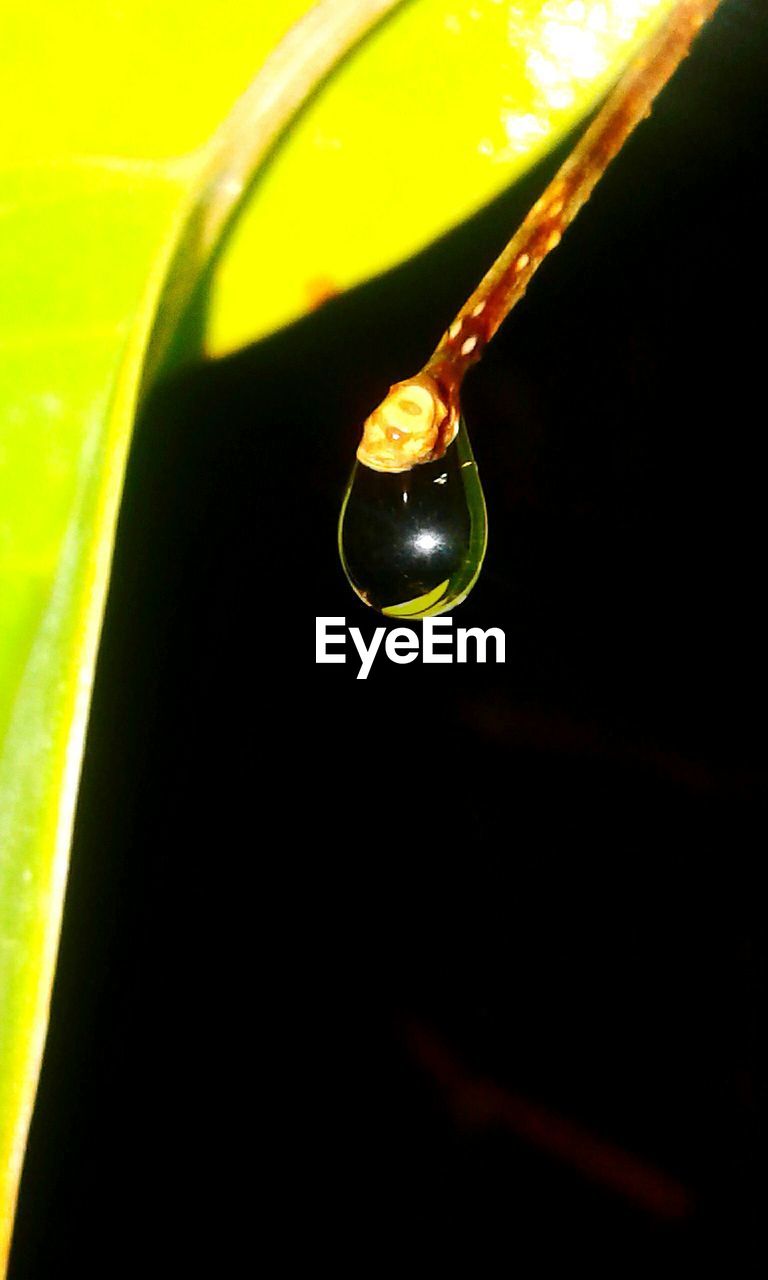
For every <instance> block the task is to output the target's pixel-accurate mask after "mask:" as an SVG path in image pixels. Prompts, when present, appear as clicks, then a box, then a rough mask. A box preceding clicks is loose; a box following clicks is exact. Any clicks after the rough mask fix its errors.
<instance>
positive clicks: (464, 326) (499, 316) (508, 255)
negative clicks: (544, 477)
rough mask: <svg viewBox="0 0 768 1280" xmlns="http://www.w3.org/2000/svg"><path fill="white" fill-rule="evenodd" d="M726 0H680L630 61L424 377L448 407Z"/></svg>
mask: <svg viewBox="0 0 768 1280" xmlns="http://www.w3.org/2000/svg"><path fill="white" fill-rule="evenodd" d="M719 2H720V0H678V3H677V4H676V5H675V7H674V9H673V10H672V12H671V13H670V15H669V17H668V18H667V19H666V20H665V21H664V22H663V24H662V25H661V27H660V28H659V29H658V31H657V32H656V33H655V34H654V35H653V36H651V38H650V40H649V41H648V42H647V43H646V45H645V46H644V47H643V49H642V50H641V52H640V53H639V54H638V56H637V57H636V58H635V60H634V61H633V62H632V63H630V65H629V67H628V68H627V70H626V71H625V72H624V74H623V75H622V77H621V78H620V80H619V81H618V83H617V84H616V86H615V88H614V89H613V90H612V92H611V93H610V95H609V97H608V99H607V101H606V102H605V104H604V105H603V107H602V108H601V110H600V111H599V112H598V114H597V115H596V116H595V118H594V120H593V121H592V124H591V125H590V126H589V128H588V129H587V131H586V132H585V134H584V135H583V137H582V138H581V139H580V140H579V142H577V144H576V146H575V147H574V149H573V151H572V152H571V154H570V155H569V156H568V159H567V160H566V161H565V162H564V164H563V165H562V166H561V167H560V169H559V170H558V172H557V174H556V175H555V177H554V178H553V179H552V181H551V182H550V184H549V186H548V187H547V189H546V191H545V192H544V194H543V196H541V198H540V199H539V200H537V201H536V204H535V205H534V206H533V208H532V209H531V211H530V213H529V214H528V216H527V218H526V219H525V221H524V222H523V224H522V226H521V227H520V229H519V231H517V232H516V234H515V235H514V236H513V237H512V239H511V240H510V242H509V244H508V245H507V247H506V249H504V251H503V252H502V253H501V254H500V255H499V257H498V258H497V259H496V261H495V262H494V264H493V266H492V267H491V269H490V270H489V271H488V272H487V274H486V275H485V276H484V277H483V279H482V280H481V282H480V284H479V285H478V287H477V288H476V289H475V292H474V293H473V294H472V296H471V297H470V298H469V299H468V300H467V301H466V302H465V303H464V306H463V307H462V308H461V310H460V311H459V313H458V315H457V316H456V319H455V320H454V321H453V323H452V324H451V326H450V328H449V329H448V330H447V331H446V332H445V334H444V335H443V337H442V338H441V340H440V342H439V344H438V346H437V348H436V350H435V352H434V354H433V355H432V356H431V357H430V359H429V361H428V362H427V364H426V365H425V367H424V373H425V374H427V375H429V376H431V377H432V378H434V379H435V381H436V382H437V384H438V386H439V387H440V389H441V393H442V394H443V395H444V397H445V400H446V403H447V406H448V407H449V408H452V409H454V410H456V409H457V407H458V391H459V387H460V385H461V380H462V378H463V377H464V374H465V373H466V371H467V369H468V368H469V367H470V366H471V365H473V364H475V363H476V362H477V361H478V360H479V359H480V356H481V355H482V353H483V351H484V349H485V347H486V345H487V344H488V342H490V340H491V338H492V337H493V335H494V334H495V332H496V330H497V329H498V327H499V325H500V324H501V322H502V321H503V320H504V319H505V317H506V316H507V315H508V314H509V312H510V311H511V310H512V307H513V306H514V305H515V303H516V302H518V301H519V299H520V298H522V296H523V294H524V293H525V291H526V289H527V287H528V282H529V281H530V279H531V276H532V275H533V273H534V271H535V270H536V268H537V267H538V266H539V265H540V263H541V262H543V260H544V258H545V257H546V255H547V254H548V253H549V252H550V250H551V249H554V248H555V247H556V245H558V244H559V243H560V239H561V237H562V234H563V232H564V231H565V229H566V227H567V226H568V225H569V224H570V223H571V222H572V221H573V219H574V218H575V217H576V214H577V213H578V211H579V209H580V208H581V206H582V205H583V204H584V203H585V202H586V201H587V200H588V199H589V196H590V195H591V193H592V190H593V188H594V186H595V185H596V183H597V182H598V180H599V179H600V177H601V176H602V175H603V173H604V172H605V170H606V169H607V167H608V165H609V164H610V162H611V160H612V159H613V157H614V156H615V155H616V154H617V152H618V151H619V150H620V148H621V147H622V145H623V144H624V142H625V141H626V139H627V138H628V137H629V135H630V133H631V132H632V130H633V129H634V128H635V126H636V125H637V124H639V122H640V121H641V120H642V119H644V118H645V117H646V116H647V115H648V114H649V113H650V109H651V105H652V103H653V101H654V99H655V97H656V95H657V94H658V93H659V92H660V90H661V89H663V87H664V85H665V84H666V83H667V81H668V80H669V78H670V76H671V75H672V74H673V72H674V71H675V69H676V68H677V67H678V66H679V64H680V63H681V62H682V60H683V58H684V57H685V56H686V54H687V53H688V50H689V49H690V47H691V44H692V42H693V39H694V37H695V36H696V33H697V32H698V30H699V28H700V27H701V26H702V25H703V24H704V22H705V21H706V20H707V18H709V17H710V16H711V14H712V13H713V12H714V10H715V9H716V8H717V5H718V4H719Z"/></svg>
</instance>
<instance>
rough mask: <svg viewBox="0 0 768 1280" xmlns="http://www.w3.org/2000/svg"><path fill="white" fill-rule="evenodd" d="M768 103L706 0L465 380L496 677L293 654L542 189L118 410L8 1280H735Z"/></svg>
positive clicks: (758, 1088)
mask: <svg viewBox="0 0 768 1280" xmlns="http://www.w3.org/2000/svg"><path fill="white" fill-rule="evenodd" d="M767 73H768V27H767V25H766V22H765V19H764V16H763V15H762V14H761V15H760V17H759V19H758V6H757V4H751V3H732V4H728V5H726V6H725V9H724V11H723V12H722V13H721V14H720V15H719V17H718V19H717V20H716V22H715V23H714V24H713V26H712V28H711V30H709V31H708V32H707V33H706V34H705V36H704V37H703V38H702V40H701V44H700V46H699V47H698V48H697V51H696V54H695V56H694V57H693V58H692V59H690V60H689V61H688V62H687V63H686V64H685V66H684V67H683V68H682V70H681V72H680V74H679V76H678V77H677V78H676V79H675V81H674V83H673V84H672V85H671V86H670V88H669V89H668V90H667V92H665V94H664V96H663V99H662V101H661V102H660V103H659V106H658V108H657V109H656V111H655V112H654V115H653V117H652V119H651V121H650V122H649V123H647V124H646V125H644V126H643V128H642V129H641V130H640V131H639V133H638V134H637V135H636V136H635V137H634V138H633V139H632V140H631V141H630V143H629V144H628V146H627V148H626V151H625V153H624V154H623V155H622V157H621V158H620V159H619V160H618V161H617V163H616V165H615V167H614V170H613V171H612V172H611V173H610V174H609V175H608V176H607V177H606V179H605V181H604V183H603V184H602V185H601V187H600V188H599V190H598V192H597V193H596V195H595V196H594V198H593V201H592V202H591V203H590V205H589V206H588V208H587V209H585V211H584V212H583V213H582V214H581V215H580V217H579V219H578V221H577V223H576V224H575V226H574V227H573V228H572V229H571V230H570V231H569V232H568V234H567V236H566V237H565V239H564V242H563V244H562V246H561V247H560V248H559V249H558V250H557V252H556V253H555V254H553V256H552V258H551V259H550V260H549V261H548V262H547V263H546V264H545V265H544V267H543V268H542V270H541V272H540V274H539V276H537V278H536V280H535V281H534V283H533V284H532V286H531V289H530V291H529V294H528V296H527V297H526V299H525V300H524V302H523V303H522V304H521V306H520V307H519V309H518V311H517V312H516V313H515V314H514V316H513V317H512V318H511V319H510V321H509V323H508V324H507V325H506V326H505V328H504V329H503V330H502V331H501V333H500V334H499V336H498V338H497V339H496V341H495V342H494V344H493V346H492V348H491V349H490V351H489V352H488V354H487V356H486V358H485V359H484V361H483V363H482V365H481V366H480V367H479V368H478V369H477V370H475V371H474V372H473V374H472V375H471V377H470V379H469V381H468V383H467V387H466V396H465V408H466V417H467V421H468V424H469V428H470V433H471V435H472V439H473V444H474V448H475V455H476V458H477V462H478V466H479V468H480V474H481V477H482V479H483V482H484V486H485V491H486V498H487V502H488V509H489V519H490V543H489V551H488V557H487V561H486V566H485V569H484V572H483V574H482V576H481V579H480V581H479V583H478V585H477V587H476V588H475V590H474V592H473V593H472V595H471V597H470V598H469V600H468V601H467V602H466V603H465V604H464V605H462V606H461V608H460V610H458V611H457V613H456V614H455V615H454V623H455V625H462V626H467V627H468V626H480V627H483V628H485V627H490V626H496V627H503V628H504V629H505V631H506V637H507V660H506V664H505V665H504V666H496V665H494V664H488V665H485V666H480V665H475V664H472V663H470V664H468V665H467V666H458V665H449V666H424V665H422V663H421V662H420V661H419V662H417V663H414V664H413V665H411V666H403V667H395V666H393V665H391V664H390V663H388V662H387V661H386V660H385V659H383V658H381V659H378V660H377V661H376V662H375V663H374V666H373V670H372V672H371V675H370V677H369V679H368V680H367V681H358V680H356V679H355V674H356V670H357V663H356V661H354V660H350V661H348V662H347V664H346V665H343V666H341V665H338V666H316V665H315V662H314V621H315V617H316V616H317V615H343V616H345V617H346V619H347V623H348V624H349V625H354V626H360V627H362V628H363V629H364V630H365V632H366V634H370V632H371V631H372V630H373V628H374V627H375V626H376V625H380V624H381V622H382V619H380V618H378V617H375V616H373V615H372V614H370V613H368V612H367V611H366V610H365V609H364V608H363V606H362V605H360V604H359V602H358V601H357V600H356V599H355V597H354V596H353V594H352V593H351V591H350V589H349V587H348V586H347V584H346V582H345V580H344V578H343V575H342V572H341V569H340V566H339V563H338V558H337V553H336V528H335V526H336V518H337V514H338V509H339V504H340V501H341V495H342V492H343V488H344V483H345V479H346V475H347V472H348V469H349V466H350V463H351V459H352V456H353V453H354V448H355V444H356V439H357V433H358V428H359V424H360V422H361V420H362V418H363V417H364V416H365V414H366V413H367V412H368V411H369V410H370V408H371V407H372V405H373V404H375V403H376V401H377V400H378V399H379V398H380V396H381V394H382V393H383V391H384V390H385V389H386V387H387V386H388V385H389V383H390V382H392V381H394V380H395V379H398V378H402V377H404V376H406V375H407V374H409V373H411V372H413V371H415V370H416V369H417V368H418V367H419V366H420V364H421V363H422V362H423V360H424V359H425V357H426V356H427V355H428V353H429V351H430V350H431V347H432V345H433V344H434V342H435V340H436V339H437V337H438V336H439V333H440V331H441V329H442V328H443V327H444V325H445V324H446V322H447V321H448V320H450V318H451V316H452V314H453V311H454V310H455V309H456V308H457V307H458V305H459V304H460V303H461V301H462V300H463V297H464V296H465V294H466V293H467V292H468V291H469V289H470V288H471V287H472V285H473V284H474V283H475V282H476V279H477V278H478V277H479V275H480V274H481V273H482V271H483V270H484V269H485V267H486V266H487V265H488V263H489V262H490V260H491V259H492V257H493V255H494V254H495V253H496V252H497V250H498V249H499V248H500V247H501V245H502V244H503V243H504V241H505V240H506V238H507V237H508V235H509V234H510V233H511V230H512V229H513V227H514V225H515V223H516V220H517V219H518V218H519V217H520V216H522V214H523V213H524V212H525V210H526V209H527V207H528V205H529V204H530V203H531V201H532V200H533V199H535V198H536V195H537V194H538V193H539V192H540V189H541V186H542V185H543V182H544V181H545V178H546V176H547V173H548V172H549V171H550V169H551V167H552V165H551V164H550V165H548V166H545V169H546V172H545V170H544V169H542V170H541V171H539V172H538V173H537V174H534V175H532V176H531V178H530V179H529V180H528V181H526V182H525V183H524V184H521V185H520V186H519V187H518V188H516V190H515V191H514V192H511V193H509V194H508V195H507V196H505V197H504V198H503V199H501V200H499V201H497V202H496V203H495V204H494V205H493V206H492V207H491V208H490V209H488V210H486V211H485V212H483V213H482V214H481V215H479V216H478V217H477V218H475V219H474V220H472V221H471V222H470V223H468V224H467V225H466V226H464V227H462V228H461V229H459V230H458V231H456V232H455V233H454V234H452V235H451V236H449V237H447V238H446V239H445V240H443V241H442V242H441V243H440V244H438V245H436V246H434V247H433V248H432V249H430V250H429V251H428V252H426V253H424V254H422V255H420V256H419V257H418V258H416V259H414V260H413V261H411V262H408V263H406V264H405V265H404V266H402V267H401V268H400V269H398V270H397V271H394V272H392V273H391V274H389V275H387V276H385V277H383V278H381V279H379V280H376V281H373V282H372V283H370V284H369V285H366V286H365V287H363V288H360V289H357V290H355V291H354V292H353V293H351V294H349V295H348V296H345V297H342V298H339V299H336V300H334V301H332V302H330V303H328V304H326V305H325V306H324V307H322V308H321V309H320V310H319V311H317V312H316V313H314V314H312V315H310V316H309V317H307V318H306V319H305V320H304V321H302V322H301V323H299V324H296V325H294V326H292V327H291V328H290V329H288V330H286V331H284V332H281V333H279V334H277V335H275V336H274V337H272V338H270V339H269V340H267V341H265V342H262V343H260V344H258V345H256V346H254V347H252V348H249V349H248V350H245V351H243V352H241V353H239V354H237V355H235V356H233V357H231V358H229V359H226V360H223V361H220V362H216V363H211V364H207V365H204V366H201V367H197V368H194V369H191V370H188V371H187V372H184V373H181V374H179V375H177V376H176V377H175V378H174V379H173V380H171V381H169V382H167V383H165V384H164V385H162V386H159V387H158V388H157V389H156V391H155V393H154V394H153V395H152V397H151V401H150V403H148V405H147V407H146V412H145V413H144V415H143V418H142V421H141V423H140V426H139V429H138V432H137V436H136V440H135V446H134V449H133V453H132V457H131V461H130V467H129V474H128V479H127V484H126V492H125V500H124V504H123V512H122V517H121V523H120V530H119V539H118V547H117V555H116V561H115V570H114V579H113V585H112V591H111V595H110V601H109V608H108V614H107V619H106V625H105V630H104V638H103V644H102V650H101V656H100V662H99V670H98V679H97V687H96V694H95V699H94V706H93V714H92V719H91V725H90V732H89V739H88V747H87V755H86V763H85V773H84V779H83V786H82V793H81V798H80V806H79V813H78V820H77V831H76V840H75V849H74V858H73V864H72V874H71V882H70V887H69V894H68V901H67V910H66V917H65V924H64V933H63V940H62V950H61V959H60V965H59V971H58V977H57V982H56V989H55V999H54V1007H53V1017H52V1023H51V1032H50V1037H49V1042H48V1048H47V1054H46V1059H45V1064H44V1070H43V1076H42V1082H41V1087H40V1094H39V1101H38V1107H37V1111H36V1114H35V1119H34V1123H33V1126H32V1135H31V1142H30V1148H29V1154H28V1160H27V1165H26V1170H25V1176H24V1181H23V1187H22V1196H21V1203H20V1211H19V1218H18V1225H17V1234H16V1243H15V1249H14V1256H13V1263H12V1268H11V1276H12V1280H43V1278H44V1277H45V1278H49V1277H50V1278H56V1280H58V1278H59V1277H63V1276H65V1275H69V1274H71V1275H74V1276H77V1277H79V1278H80V1280H86V1278H88V1280H90V1277H110V1280H118V1278H122V1277H128V1276H131V1277H134V1276H143V1277H148V1276H151V1277H155V1276H158V1277H159V1276H163V1277H165V1276H185V1277H186V1276H189V1277H198V1276H200V1277H202V1276H209V1275H211V1276H229V1275H235V1274H240V1273H241V1272H242V1273H244V1274H248V1273H249V1272H250V1271H251V1270H253V1271H256V1270H261V1271H264V1272H265V1273H266V1274H267V1275H270V1274H277V1275H282V1274H313V1273H314V1271H315V1269H319V1268H320V1267H323V1268H326V1267H328V1268H330V1269H331V1271H332V1273H333V1274H335V1275H338V1276H349V1277H352V1276H355V1277H358V1276H366V1275H369V1274H376V1273H377V1271H378V1270H379V1269H387V1270H388V1272H389V1273H390V1274H398V1275H400V1274H403V1275H410V1274H415V1273H416V1272H417V1271H421V1272H423V1273H424V1274H426V1275H438V1274H442V1273H445V1272H446V1271H449V1270H450V1269H451V1268H455V1269H458V1268H459V1267H461V1269H462V1270H463V1272H464V1273H465V1274H466V1275H468V1276H474V1277H482V1278H483V1280H485V1277H494V1276H496V1275H505V1276H506V1275H518V1276H524V1277H537V1276H542V1275H547V1276H548V1275H550V1274H551V1275H564V1274H570V1270H571V1269H576V1268H579V1269H582V1268H588V1269H589V1271H594V1270H596V1269H600V1270H602V1271H605V1270H608V1269H610V1271H611V1274H612V1275H614V1276H621V1277H623V1276H626V1275H628V1274H634V1273H643V1274H644V1275H646V1276H648V1275H653V1276H654V1277H658V1276H667V1275H670V1276H671V1275H673V1274H674V1275H688V1274H693V1268H694V1266H699V1265H701V1264H702V1263H703V1262H704V1261H705V1260H706V1261H709V1262H710V1263H712V1262H713V1261H716V1262H717V1264H718V1269H719V1274H722V1275H728V1276H734V1277H737V1276H738V1277H743V1276H747V1275H752V1274H757V1273H758V1270H759V1271H760V1272H762V1269H763V1264H764V1261H765V1258H764V1256H763V1254H764V1248H763V1240H762V1235H763V1233H762V1232H759V1231H758V1224H759V1219H758V1213H759V1208H758V1206H760V1207H761V1201H762V1195H761V1189H759V1181H758V1170H759V1169H760V1168H761V1165H762V1144H763V1141H764V1138H763V1133H764V1128H763V1126H764V1083H765V1061H764V1056H763V1050H762V1047H761V1042H760V1037H759V1035H758V1032H759V1030H760V1026H761V1023H762V1020H763V1009H764V1005H765V982H764V973H765V968H764V965H765V953H764V919H763V917H764V905H763V903H764V898H763V894H762V893H758V888H757V886H758V883H759V875H758V873H759V870H760V866H759V864H760V861H761V847H762V846H763V845H764V842H765V836H764V831H765V824H764V809H765V787H764V782H765V765H766V752H765V723H766V720H765V716H766V704H765V652H766V630H765V624H764V620H763V616H764V600H763V595H764V585H763V584H764V557H765V542H766V536H765V535H766V516H765V496H764V490H765V474H766V447H765V431H764V419H765V412H764V399H765V376H764V369H765V351H764V348H765V326H764V320H763V315H762V308H763V298H764V295H765V288H766V284H767V283H768V273H767V272H766V264H767V261H768V250H767V249H766V243H765V240H764V238H763V235H762V216H763V215H762V203H761V200H760V197H759V194H758V192H759V186H760V185H761V179H762V171H763V167H764V158H765V137H766V129H767V127H768V111H767V110H766V97H765V84H766V75H767ZM348 648H349V649H350V651H351V644H350V645H348ZM350 658H353V654H352V652H350ZM622 1161H623V1162H624V1163H622ZM627 1161H629V1164H627ZM638 1170H640V1172H639V1173H638ZM633 1171H634V1172H633ZM633 1179H634V1180H633ZM566 1268H567V1270H566Z"/></svg>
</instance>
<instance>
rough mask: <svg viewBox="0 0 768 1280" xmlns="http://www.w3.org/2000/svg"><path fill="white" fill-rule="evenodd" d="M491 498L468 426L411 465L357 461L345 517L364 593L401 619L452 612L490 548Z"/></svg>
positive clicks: (346, 557) (353, 574)
mask: <svg viewBox="0 0 768 1280" xmlns="http://www.w3.org/2000/svg"><path fill="white" fill-rule="evenodd" d="M486 540H487V522H486V514H485V500H484V498H483V490H482V487H481V484H480V477H479V475H478V473H477V465H476V463H475V460H474V458H473V456H472V449H471V446H470V443H469V437H468V435H467V430H466V427H465V426H464V423H463V421H461V422H460V424H459V430H458V433H457V435H456V437H455V439H454V440H453V443H452V444H450V445H449V446H448V448H447V450H446V451H445V453H444V454H443V455H442V457H440V458H438V459H437V460H436V461H434V462H426V463H422V464H421V465H418V466H415V467H413V468H411V470H409V471H399V472H392V471H390V472H387V471H374V470H372V469H371V468H370V467H367V466H364V465H363V464H362V463H360V462H357V463H356V464H355V467H354V470H353V472H352V475H351V477H350V481H349V485H348V487H347V492H346V495H345V498H344V503H343V506H342V509H341V518H340V520H339V552H340V555H341V562H342V565H343V566H344V572H345V573H346V575H347V578H348V579H349V582H350V584H351V585H352V587H353V588H354V590H355V591H356V592H357V594H358V596H359V597H360V599H361V600H364V601H365V603H366V604H369V605H371V606H372V607H373V608H374V609H378V610H379V611H380V612H381V613H385V614H388V615H389V616H391V617H396V618H425V617H428V616H430V615H434V614H438V613H445V612H447V610H448V609H452V608H453V607H454V606H455V605H457V604H460V603H461V601H462V600H463V599H464V598H465V597H466V596H467V594H468V593H469V591H470V590H471V589H472V586H473V584H474V582H475V580H476V578H477V576H478V574H479V572H480V567H481V565H482V563H483V556H484V555H485V546H486Z"/></svg>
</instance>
